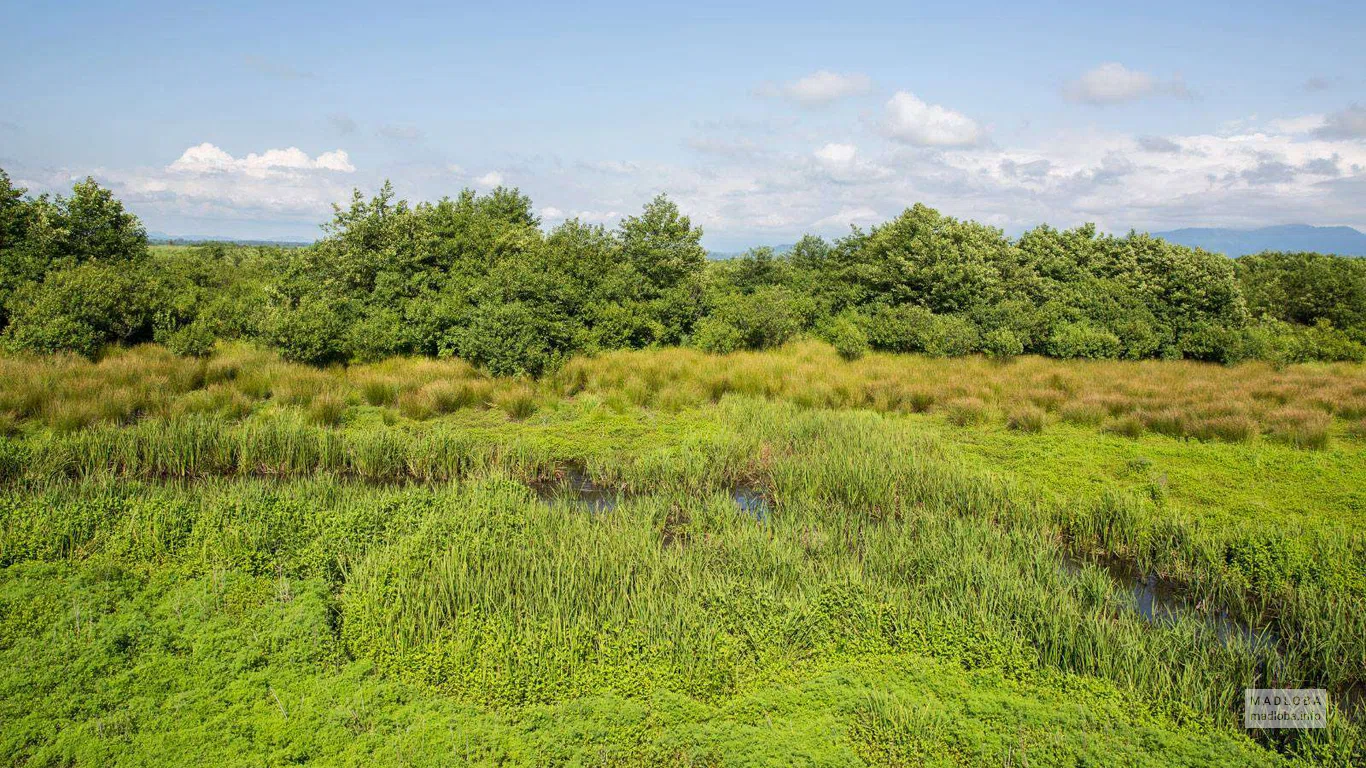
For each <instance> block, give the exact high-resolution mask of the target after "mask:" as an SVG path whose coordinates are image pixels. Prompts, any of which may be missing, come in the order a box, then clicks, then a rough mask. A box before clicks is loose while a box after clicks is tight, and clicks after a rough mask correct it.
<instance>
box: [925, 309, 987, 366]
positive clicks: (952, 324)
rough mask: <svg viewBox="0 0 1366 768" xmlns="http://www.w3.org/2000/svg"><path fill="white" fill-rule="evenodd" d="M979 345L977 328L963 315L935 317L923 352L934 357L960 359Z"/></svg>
mask: <svg viewBox="0 0 1366 768" xmlns="http://www.w3.org/2000/svg"><path fill="white" fill-rule="evenodd" d="M979 344H980V335H979V334H978V332H977V326H976V324H974V323H973V322H972V320H970V319H968V318H967V317H965V316H963V315H936V316H935V318H934V324H933V325H932V326H931V328H930V335H929V338H927V339H926V340H925V352H926V353H927V354H931V355H935V356H936V357H960V356H962V355H967V354H971V353H973V352H975V351H976V350H977V348H978V346H979Z"/></svg>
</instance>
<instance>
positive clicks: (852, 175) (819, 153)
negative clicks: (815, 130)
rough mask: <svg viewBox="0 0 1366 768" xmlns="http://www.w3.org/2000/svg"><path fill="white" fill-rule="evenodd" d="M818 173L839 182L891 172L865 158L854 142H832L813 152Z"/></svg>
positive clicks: (864, 179)
mask: <svg viewBox="0 0 1366 768" xmlns="http://www.w3.org/2000/svg"><path fill="white" fill-rule="evenodd" d="M811 154H812V156H813V157H814V158H815V160H816V165H817V168H818V169H819V170H818V175H819V176H821V177H824V178H825V179H828V180H830V181H835V182H838V183H843V184H847V183H855V182H859V181H867V180H871V179H877V178H882V177H885V176H887V175H889V174H890V173H891V171H890V170H888V169H887V168H884V167H882V166H880V165H878V164H877V163H873V162H870V161H868V160H865V159H864V158H863V157H862V156H860V155H859V150H858V147H856V146H854V145H853V144H838V143H835V142H831V143H829V144H826V145H824V146H822V147H820V148H819V149H817V150H816V151H814V152H812V153H811Z"/></svg>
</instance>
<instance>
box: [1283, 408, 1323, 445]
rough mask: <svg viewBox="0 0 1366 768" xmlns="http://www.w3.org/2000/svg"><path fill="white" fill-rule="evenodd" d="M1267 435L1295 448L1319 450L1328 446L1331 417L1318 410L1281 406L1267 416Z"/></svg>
mask: <svg viewBox="0 0 1366 768" xmlns="http://www.w3.org/2000/svg"><path fill="white" fill-rule="evenodd" d="M1269 421H1270V428H1269V431H1268V436H1269V437H1270V438H1271V439H1272V440H1275V441H1278V442H1282V443H1285V444H1286V445H1291V446H1294V447H1296V448H1305V449H1309V450H1321V449H1323V448H1326V447H1328V439H1329V426H1330V424H1331V421H1332V419H1331V417H1330V416H1329V415H1328V414H1326V413H1324V412H1323V411H1320V410H1314V409H1307V408H1282V409H1280V410H1278V411H1275V412H1274V413H1272V414H1271V415H1270V417H1269Z"/></svg>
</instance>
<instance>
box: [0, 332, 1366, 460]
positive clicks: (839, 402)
mask: <svg viewBox="0 0 1366 768" xmlns="http://www.w3.org/2000/svg"><path fill="white" fill-rule="evenodd" d="M580 394H588V395H593V396H595V397H597V398H599V399H601V400H602V401H604V402H606V403H608V404H609V405H612V406H616V407H622V408H625V407H632V406H644V407H649V408H658V409H662V410H670V411H676V410H679V409H683V408H690V407H696V406H699V405H703V404H706V403H710V402H716V401H718V400H720V399H721V398H723V397H725V396H727V395H730V394H739V395H747V396H756V397H764V398H770V399H781V400H787V401H790V402H793V403H795V404H797V405H799V406H801V407H805V408H870V409H874V410H878V411H883V412H899V413H931V414H942V415H944V416H945V417H946V418H948V419H949V420H951V421H953V422H954V423H958V424H962V425H970V424H977V423H982V422H988V421H995V422H997V423H1013V424H1014V426H1015V428H1017V429H1025V430H1026V431H1032V430H1033V429H1034V428H1035V427H1036V426H1038V427H1040V428H1041V427H1042V425H1045V424H1047V423H1049V422H1055V421H1062V422H1066V423H1070V424H1076V425H1084V426H1090V427H1095V428H1098V429H1102V430H1105V431H1108V432H1112V433H1116V434H1122V435H1128V436H1137V435H1140V434H1144V433H1157V434H1163V435H1169V436H1171V437H1176V438H1194V439H1201V440H1221V441H1231V442H1239V441H1246V440H1252V439H1257V438H1258V437H1259V436H1262V435H1265V436H1266V437H1267V438H1269V439H1273V440H1278V441H1282V442H1285V443H1288V444H1291V445H1296V446H1299V447H1302V448H1319V447H1322V446H1324V445H1325V444H1327V442H1328V440H1329V439H1330V436H1331V435H1334V434H1340V435H1345V436H1348V437H1349V439H1356V435H1359V434H1360V432H1361V428H1360V427H1359V426H1357V425H1359V424H1360V423H1361V422H1362V420H1363V418H1366V366H1362V365H1354V364H1345V363H1343V364H1313V365H1297V366H1288V367H1282V368H1277V367H1274V366H1272V365H1269V364H1264V363H1247V364H1243V365H1238V366H1232V367H1223V366H1217V365H1208V364H1203V363H1192V362H1181V361H1175V362H1173V361H1155V360H1153V361H1139V362H1127V361H1060V360H1051V359H1046V358H1039V357H1021V358H1018V359H1016V360H1015V361H1014V362H1013V363H1012V364H1010V365H1000V364H998V363H994V362H992V361H990V360H987V359H985V358H980V357H965V358H927V357H920V356H914V355H887V354H870V355H867V356H866V357H864V358H862V359H860V360H856V361H845V360H843V359H841V358H840V357H839V356H838V355H837V354H836V353H835V352H834V350H833V349H832V348H831V347H829V346H827V345H825V344H821V343H817V342H799V343H795V344H791V345H789V346H787V347H785V348H783V349H781V350H778V351H771V352H741V353H736V354H732V355H725V356H714V355H707V354H703V353H701V352H698V351H695V350H691V349H681V348H674V349H661V350H646V351H621V352H612V353H608V354H603V355H599V356H596V357H583V358H575V359H573V360H571V361H570V362H569V363H568V364H567V365H566V366H565V367H564V368H563V369H561V370H560V371H558V372H556V373H555V374H553V375H551V376H548V377H547V378H545V379H543V380H541V381H539V382H531V381H526V380H521V379H498V378H494V377H490V376H488V375H487V374H485V373H483V372H481V371H479V370H476V369H474V368H473V367H471V366H470V365H469V364H467V363H465V362H462V361H459V360H431V359H425V358H395V359H391V360H386V361H383V362H380V363H374V364H369V365H356V366H351V367H349V368H346V367H341V366H334V367H332V368H327V369H318V368H311V367H308V366H304V365H296V364H291V363H286V362H284V361H282V360H280V359H279V357H278V356H276V355H275V354H274V353H271V352H268V351H263V350H259V349H255V348H252V347H249V346H244V345H229V346H225V347H223V348H221V349H220V350H219V352H218V353H217V354H216V355H214V356H213V357H211V358H209V359H207V360H192V359H185V358H177V357H175V356H173V355H171V354H170V353H168V352H167V351H166V350H164V349H162V348H161V347H158V346H153V345H148V346H141V347H136V348H132V349H125V350H120V351H116V352H115V353H113V354H111V355H109V356H107V357H106V358H104V359H103V360H101V361H99V362H95V363H92V362H89V361H86V360H84V359H80V358H75V357H66V356H54V357H31V356H0V427H3V429H4V431H14V430H17V429H21V428H23V426H24V425H26V424H39V425H42V426H45V427H48V428H50V429H53V430H57V431H72V430H79V429H82V428H85V427H88V426H91V425H95V424H126V423H131V422H134V421H137V420H139V419H143V418H148V417H170V416H176V415H181V414H190V413H215V414H218V415H220V416H225V417H227V418H230V419H238V418H243V417H246V416H248V415H249V414H251V413H252V412H254V411H256V410H260V409H263V408H278V407H284V408H295V409H299V410H302V411H304V412H305V413H307V414H308V415H309V416H310V417H311V418H312V419H313V420H314V421H316V422H318V423H321V424H339V423H342V422H343V421H344V419H345V416H346V414H347V413H348V411H349V410H350V409H354V408H366V407H370V408H380V409H386V411H388V412H389V413H390V414H391V415H392V414H393V412H395V411H396V412H397V413H401V414H402V415H404V416H407V417H409V418H413V419H428V418H434V417H439V416H441V415H443V414H449V413H452V412H455V411H459V410H464V409H496V410H499V411H502V412H504V413H506V414H507V415H508V416H509V417H510V418H526V417H528V416H530V415H532V414H533V413H535V412H536V411H538V410H540V409H541V408H542V407H543V406H544V405H545V404H546V403H548V402H550V401H553V400H557V399H563V398H566V397H573V396H577V395H580ZM1012 417H1013V418H1012Z"/></svg>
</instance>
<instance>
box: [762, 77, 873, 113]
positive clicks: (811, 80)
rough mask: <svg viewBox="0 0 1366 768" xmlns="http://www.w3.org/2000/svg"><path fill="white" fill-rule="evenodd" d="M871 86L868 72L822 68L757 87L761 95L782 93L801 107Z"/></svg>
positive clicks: (856, 93) (828, 101)
mask: <svg viewBox="0 0 1366 768" xmlns="http://www.w3.org/2000/svg"><path fill="white" fill-rule="evenodd" d="M872 88H873V81H872V79H871V78H869V77H868V76H867V75H864V74H859V73H857V72H855V73H850V74H840V73H837V72H830V71H828V70H824V69H822V70H820V71H818V72H813V73H811V74H809V75H807V76H806V77H803V78H800V79H798V80H793V81H792V82H789V83H783V84H781V85H773V84H768V85H764V86H761V87H760V88H759V89H757V90H758V93H759V94H760V95H765V96H771V95H778V96H782V97H783V98H786V99H788V100H789V101H792V102H794V103H796V104H798V105H800V106H803V107H824V106H828V105H830V104H833V103H834V102H836V101H839V100H840V99H843V98H847V97H850V96H860V95H862V94H865V93H868V92H869V91H871V90H872Z"/></svg>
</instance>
